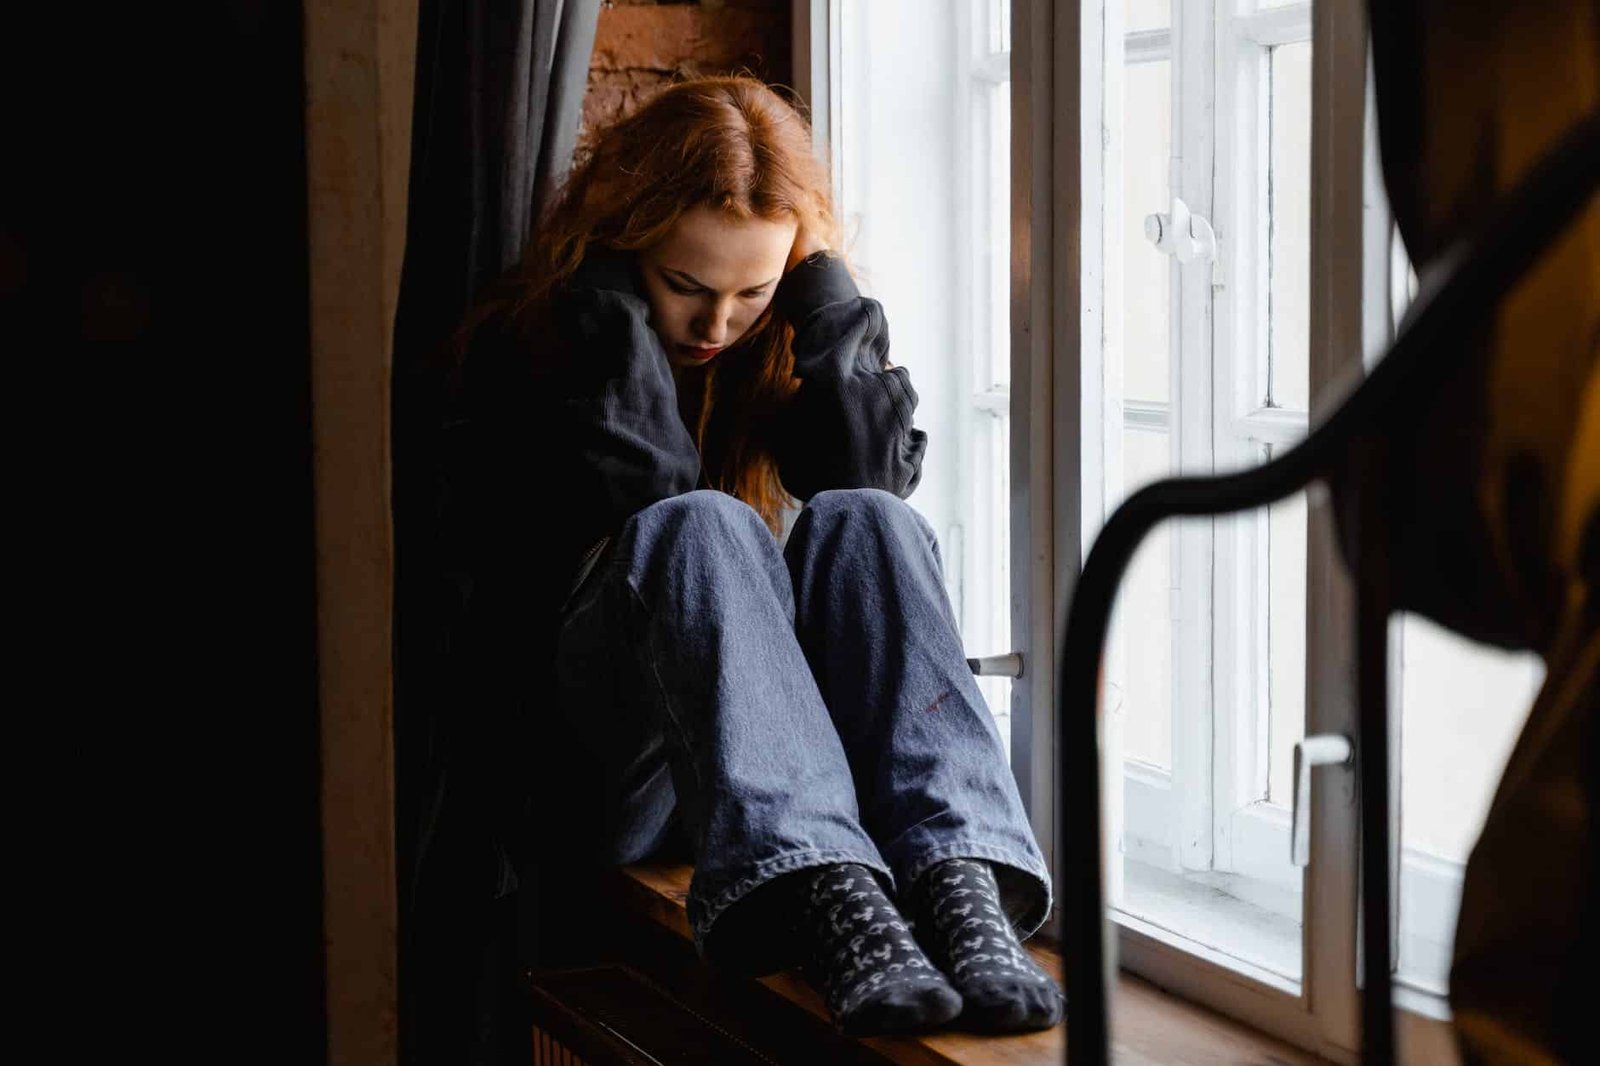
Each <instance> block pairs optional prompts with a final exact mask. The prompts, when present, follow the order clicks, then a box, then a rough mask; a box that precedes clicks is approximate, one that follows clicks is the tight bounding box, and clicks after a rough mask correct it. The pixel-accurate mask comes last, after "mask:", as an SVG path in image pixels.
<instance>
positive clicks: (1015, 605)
mask: <svg viewBox="0 0 1600 1066" xmlns="http://www.w3.org/2000/svg"><path fill="white" fill-rule="evenodd" d="M1011 4H1012V25H1013V40H1014V41H1016V42H1018V46H1017V47H1016V48H1014V49H1013V51H1012V54H1011V57H1010V62H1009V68H1010V69H1009V73H1010V77H1011V103H1012V111H1011V132H1012V158H1011V212H1012V215H1011V230H1010V231H1011V237H1012V240H1011V283H1012V288H1011V322H1010V326H1011V390H1010V398H1011V439H1010V449H1011V457H1012V462H1011V480H1010V485H1009V498H1010V499H1009V504H1010V519H1011V521H1010V532H1011V555H1010V558H1011V560H1012V565H1011V588H1010V590H1009V598H1010V608H1011V625H1012V643H1013V646H1014V647H1015V648H1017V649H1019V650H1021V651H1022V653H1023V656H1024V662H1025V664H1026V666H1025V670H1024V675H1023V676H1022V677H1021V678H1020V679H1019V680H1018V681H1017V682H1016V683H1015V684H1014V686H1013V689H1012V701H1011V716H1012V722H1011V738H1012V763H1013V770H1014V772H1015V773H1016V777H1017V780H1018V783H1019V786H1020V787H1021V790H1022V794H1023V797H1024V802H1025V803H1026V804H1027V806H1028V809H1029V813H1030V817H1031V818H1032V820H1033V824H1034V828H1035V831H1036V833H1037V835H1038V838H1039V840H1040V843H1041V845H1042V847H1043V848H1044V850H1045V851H1046V854H1047V857H1048V858H1049V861H1050V862H1051V865H1052V868H1053V869H1056V870H1057V871H1058V872H1057V879H1058V882H1059V881H1060V879H1061V878H1063V877H1066V876H1070V873H1069V872H1064V871H1060V869H1059V864H1057V863H1056V861H1055V856H1056V855H1057V854H1058V848H1057V847H1056V843H1057V841H1056V835H1055V833H1056V825H1055V808H1056V789H1055V781H1054V775H1055V766H1056V740H1055V714H1056V708H1055V691H1056V675H1057V671H1058V668H1059V663H1060V651H1061V648H1060V638H1061V632H1060V626H1061V623H1062V622H1063V621H1064V618H1065V609H1066V605H1067V602H1068V599H1069V595H1070V591H1071V585H1072V582H1073V580H1074V579H1075V576H1076V574H1077V572H1078V569H1079V567H1080V566H1081V561H1082V559H1083V556H1084V553H1085V551H1086V547H1087V544H1088V542H1089V540H1090V535H1091V534H1092V531H1093V530H1096V529H1098V528H1099V526H1100V525H1101V524H1102V523H1103V520H1104V518H1105V513H1104V512H1105V508H1104V492H1103V486H1102V473H1103V472H1104V471H1107V470H1110V469H1112V468H1114V465H1115V464H1116V463H1117V461H1118V455H1117V452H1118V450H1119V448H1118V446H1117V444H1116V443H1114V441H1115V440H1117V439H1119V438H1120V430H1121V420H1122V417H1123V412H1122V411H1120V410H1117V411H1109V410H1104V409H1102V404H1103V402H1104V401H1103V393H1102V390H1101V389H1100V388H1099V387H1097V384H1096V383H1099V382H1102V380H1103V378H1104V377H1105V375H1107V374H1114V373H1116V369H1115V368H1113V367H1107V366H1104V365H1102V361H1101V358H1100V346H1101V340H1102V333H1103V331H1105V330H1109V329H1112V328H1114V327H1113V326H1112V325H1111V324H1110V323H1108V322H1106V321H1105V319H1107V318H1108V317H1109V316H1106V315H1104V314H1103V308H1104V306H1105V299H1104V298H1105V294H1106V290H1107V287H1108V286H1112V285H1115V283H1116V282H1115V279H1110V278H1107V277H1106V276H1104V274H1103V272H1102V270H1101V266H1100V264H1101V262H1102V257H1101V254H1100V252H1101V250H1102V248H1103V241H1104V240H1105V234H1104V233H1103V232H1102V229H1103V227H1102V226H1101V224H1100V221H1099V220H1100V217H1101V211H1102V210H1103V206H1104V199H1105V197H1106V196H1108V195H1115V191H1114V190H1109V191H1108V190H1107V189H1105V188H1104V183H1103V181H1102V180H1101V179H1100V177H1099V167H1100V162H1101V160H1100V158H1099V147H1100V146H1101V144H1102V143H1103V142H1102V137H1103V134H1104V130H1103V121H1104V116H1105V109H1106V107H1107V97H1108V95H1110V94H1109V93H1108V91H1107V89H1106V86H1105V78H1104V75H1105V73H1106V72H1105V69H1104V65H1103V45H1104V42H1105V41H1106V40H1108V39H1112V38H1111V34H1110V33H1109V32H1108V27H1107V26H1106V25H1105V22H1104V19H1103V17H1102V14H1101V5H1100V4H1098V3H1093V2H1086V3H1065V2H1060V0H1011ZM793 17H794V26H795V36H794V42H795V53H794V54H795V56H796V76H795V83H796V86H797V89H798V91H799V93H800V95H801V97H802V98H803V99H804V100H806V101H807V102H808V103H810V104H811V106H812V115H813V124H814V126H815V127H816V129H817V143H818V146H819V148H820V149H823V150H826V149H827V147H828V145H829V144H830V128H831V122H830V120H831V119H832V120H836V117H837V114H838V97H837V93H838V85H839V82H838V72H839V55H838V47H837V46H838V24H837V10H836V4H835V3H834V2H833V0H795V2H794V4H793ZM1312 21H1313V27H1314V31H1313V32H1314V35H1315V40H1316V41H1317V42H1318V44H1317V47H1316V49H1315V51H1314V59H1313V91H1312V100H1313V113H1314V115H1315V116H1316V117H1315V118H1314V123H1315V125H1314V128H1313V147H1312V173H1313V174H1314V175H1316V177H1315V178H1314V180H1313V192H1312V198H1313V202H1312V221H1311V228H1312V233H1311V247H1312V275H1311V286H1312V294H1311V308H1310V312H1311V343H1310V359H1311V388H1312V395H1313V400H1312V418H1313V420H1315V419H1316V418H1317V417H1318V414H1319V412H1320V407H1319V404H1320V403H1321V402H1323V401H1321V400H1319V397H1324V396H1326V395H1327V392H1328V386H1329V385H1330V384H1332V383H1335V382H1342V381H1345V380H1347V379H1348V375H1349V372H1350V370H1351V365H1350V364H1351V362H1352V360H1359V359H1360V357H1361V354H1362V352H1363V351H1364V350H1366V351H1370V350H1371V349H1372V346H1373V344H1375V343H1376V344H1378V345H1379V346H1380V347H1381V344H1382V343H1383V342H1384V341H1386V339H1387V334H1384V335H1383V336H1382V338H1379V337H1378V335H1377V333H1378V327H1377V326H1376V325H1375V322H1376V321H1377V320H1376V319H1375V318H1374V317H1373V316H1374V314H1375V313H1376V310H1377V309H1378V308H1379V307H1381V308H1382V310H1383V313H1384V316H1385V319H1386V318H1387V312H1388V304H1387V302H1386V301H1378V300H1374V298H1373V292H1374V289H1375V287H1376V286H1378V285H1379V284H1380V282H1377V281H1375V280H1374V279H1375V278H1376V277H1377V274H1376V272H1375V271H1374V270H1373V269H1372V268H1371V263H1370V262H1369V263H1368V269H1365V270H1364V267H1363V243H1364V242H1363V233H1364V231H1365V232H1366V233H1367V234H1369V235H1370V234H1371V233H1373V232H1376V231H1378V230H1379V229H1380V228H1381V227H1383V226H1386V225H1387V219H1386V218H1384V219H1379V218H1377V217H1376V214H1375V213H1381V211H1382V209H1381V206H1380V207H1377V208H1373V207H1372V206H1371V204H1368V203H1364V200H1365V197H1364V195H1363V194H1364V193H1367V192H1370V191H1371V190H1372V189H1373V187H1374V186H1373V181H1374V178H1373V173H1374V170H1373V167H1372V163H1371V159H1370V157H1369V152H1370V144H1369V143H1368V141H1367V139H1366V132H1365V131H1366V128H1367V127H1366V124H1365V117H1366V114H1367V109H1368V106H1369V104H1368V100H1367V95H1366V90H1365V86H1366V80H1367V79H1366V77H1365V71H1366V50H1365V16H1364V12H1363V9H1362V6H1361V3H1360V0H1318V2H1317V3H1316V4H1315V5H1314V7H1313V10H1312ZM1208 36H1209V35H1208ZM1116 39H1117V40H1118V41H1119V42H1120V34H1118V35H1117V37H1116ZM1190 42H1191V44H1193V45H1194V46H1196V47H1199V45H1197V44H1194V42H1195V38H1194V37H1193V36H1191V38H1190ZM1212 43H1213V44H1214V42H1212ZM989 73H990V75H991V76H992V74H993V72H992V71H991V72H989ZM1209 94H1210V90H1209V89H1206V90H1204V91H1203V92H1201V93H1200V94H1198V96H1196V95H1191V94H1189V93H1187V92H1186V93H1185V95H1184V97H1183V98H1184V100H1185V101H1187V102H1189V103H1190V104H1191V105H1194V104H1195V103H1196V102H1197V101H1198V102H1200V106H1212V104H1213V103H1214V101H1211V100H1210V99H1209ZM1113 106H1114V105H1113ZM1364 162H1365V164H1366V165H1365V166H1364V165H1363V163H1364ZM833 164H834V167H835V174H836V175H837V173H838V168H839V165H840V160H839V159H838V158H834V160H833ZM1186 165H1195V166H1199V165H1209V161H1207V163H1206V164H1201V163H1200V161H1199V160H1195V159H1190V160H1186ZM969 179H970V176H969ZM1375 202H1378V203H1380V204H1381V197H1379V198H1376V200H1375ZM1191 206H1194V205H1191ZM1211 206H1212V205H1206V207H1207V208H1209V207H1211ZM1196 209H1197V210H1198V211H1199V212H1200V213H1202V214H1208V213H1209V212H1208V210H1206V209H1203V208H1196ZM1383 232H1385V233H1387V230H1386V229H1384V230H1383ZM969 237H970V233H969ZM1368 246H1369V247H1370V246H1371V245H1370V244H1369V245H1368ZM1385 247H1386V246H1385ZM1196 273H1198V272H1196ZM1387 282H1388V275H1387V267H1385V269H1384V271H1383V276H1382V279H1381V285H1382V286H1384V287H1383V288H1382V289H1381V291H1382V292H1384V293H1387V288H1386V286H1387ZM1191 302H1192V301H1185V304H1186V305H1187V304H1189V303H1191ZM1196 306H1197V307H1198V306H1209V304H1208V302H1204V303H1201V304H1196ZM1363 307H1365V310H1364V311H1363ZM973 326H974V328H977V326H976V322H975V321H974V323H973ZM1203 332H1204V334H1205V335H1207V336H1209V335H1211V333H1212V331H1211V329H1210V328H1209V326H1208V327H1207V328H1205V330H1204V331H1203ZM1218 336H1219V342H1220V341H1221V340H1222V339H1223V336H1222V334H1221V331H1219V332H1218ZM1364 340H1365V341H1366V344H1365V346H1364V344H1363V341H1364ZM1184 384H1186V385H1187V383H1184ZM1223 384H1224V385H1226V384H1227V383H1226V382H1224V383H1223ZM1218 385H1219V383H1218V382H1217V381H1214V380H1207V381H1205V382H1204V385H1203V387H1204V389H1206V390H1208V391H1209V390H1212V389H1216V388H1218ZM1192 387H1194V388H1201V387H1202V386H1201V385H1200V384H1195V385H1193V386H1192ZM1262 417H1264V418H1270V417H1271V416H1270V414H1268V415H1263V416H1262ZM1258 428H1259V427H1258ZM1265 428H1266V429H1270V430H1275V431H1282V432H1285V433H1286V435H1292V434H1293V433H1296V432H1300V431H1301V427H1299V426H1288V427H1284V426H1280V425H1278V424H1276V423H1273V424H1270V425H1266V426H1265ZM1186 429H1187V430H1189V431H1192V432H1195V433H1200V432H1204V433H1205V434H1208V435H1209V434H1210V433H1212V432H1213V431H1214V430H1215V426H1214V425H1212V424H1210V422H1209V420H1207V421H1206V423H1205V424H1204V425H1201V426H1198V427H1180V428H1179V432H1180V433H1183V432H1185V431H1186ZM969 480H975V479H970V478H969ZM991 498H992V497H991ZM1308 538H1309V545H1308V566H1307V569H1308V588H1307V600H1308V624H1307V648H1306V657H1307V707H1306V732H1307V733H1308V734H1311V733H1326V732H1342V733H1346V734H1351V735H1353V733H1354V730H1355V706H1354V694H1353V684H1352V681H1351V677H1352V674H1351V670H1352V668H1353V663H1354V655H1353V641H1352V634H1353V621H1352V619H1353V596H1352V593H1351V590H1350V588H1349V584H1348V581H1347V579H1346V577H1345V575H1344V571H1343V567H1342V563H1341V562H1340V560H1339V557H1338V553H1337V549H1336V546H1335V544H1334V540H1333V534H1332V525H1331V518H1330V514H1329V510H1328V502H1327V500H1326V497H1325V494H1324V493H1320V492H1316V491H1313V493H1312V495H1311V499H1310V502H1309V508H1308ZM992 550H993V548H992V546H987V547H979V545H978V544H977V543H976V538H969V541H968V544H967V546H966V550H965V554H966V555H967V557H968V558H969V559H970V558H971V557H972V555H973V553H974V552H989V551H992ZM1186 669H1194V667H1193V666H1192V665H1191V666H1189V667H1186ZM1111 717H1114V716H1111ZM1106 726H1107V728H1108V731H1110V732H1112V733H1113V734H1114V728H1113V723H1112V721H1111V720H1110V718H1108V719H1107V720H1106ZM1104 746H1105V748H1107V749H1108V750H1110V751H1112V752H1113V753H1115V752H1119V751H1120V747H1119V745H1117V743H1116V739H1115V736H1114V735H1108V736H1107V737H1106V738H1105V745H1104ZM1394 750H1396V751H1398V750H1399V749H1398V747H1396V748H1395V749H1394ZM1396 762H1398V760H1396ZM1112 765H1115V766H1117V767H1118V768H1119V769H1120V758H1117V759H1116V761H1115V762H1113V764H1112ZM1188 772H1193V771H1192V770H1191V771H1188ZM1206 772H1207V773H1208V774H1209V772H1210V767H1209V766H1208V767H1207V770H1206ZM1119 777H1120V775H1118V776H1109V775H1108V776H1106V777H1105V779H1106V780H1118V779H1119ZM1120 792H1121V790H1120V789H1108V790H1107V797H1106V805H1107V807H1108V808H1112V810H1111V811H1110V812H1108V813H1112V814H1114V808H1115V806H1116V804H1117V803H1119V802H1120V799H1119V794H1120ZM1207 794H1208V795H1210V794H1212V793H1211V792H1210V790H1207ZM1219 806H1220V805H1219ZM1396 809H1397V805H1396ZM1186 817H1188V818H1191V819H1193V820H1194V821H1195V822H1196V823H1197V824H1199V823H1202V822H1203V823H1205V824H1206V825H1207V828H1208V830H1209V829H1213V828H1214V825H1213V824H1212V817H1213V816H1212V815H1211V814H1209V813H1208V812H1204V811H1203V810H1202V811H1194V812H1191V813H1190V814H1188V815H1187V816H1186ZM1311 823H1312V839H1311V865H1310V867H1309V868H1308V870H1307V876H1306V880H1305V889H1304V908H1303V912H1302V913H1303V927H1302V928H1303V937H1304V941H1303V948H1304V956H1303V957H1304V969H1303V980H1302V982H1301V985H1300V989H1299V991H1298V993H1291V992H1287V991H1285V990H1284V988H1282V987H1281V985H1279V984H1275V983H1272V982H1270V981H1264V980H1258V979H1255V978H1253V977H1251V976H1250V975H1248V974H1243V973H1241V972H1240V971H1239V970H1238V969H1237V967H1236V966H1235V965H1232V964H1230V963H1229V962H1228V961H1227V960H1224V959H1222V958H1220V957H1218V954H1217V953H1216V952H1212V951H1209V950H1208V949H1205V948H1204V947H1202V946H1200V945H1197V944H1193V943H1189V944H1185V943H1182V942H1181V938H1173V937H1171V936H1170V935H1160V934H1157V932H1156V931H1153V930H1150V929H1146V928H1140V926H1139V923H1137V922H1135V921H1127V920H1119V922H1118V930H1117V938H1116V944H1117V949H1118V954H1119V957H1120V964H1121V966H1122V967H1123V968H1125V969H1127V970H1130V971H1132V972H1135V973H1138V974H1141V975H1143V976H1145V977H1148V978H1150V979H1152V980H1154V981H1156V982H1157V983H1159V984H1161V985H1162V986H1163V987H1167V988H1170V989H1172V990H1173V991H1174V992H1176V993H1178V994H1180V995H1183V996H1185V997H1187V998H1190V999H1192V1000H1194V1001H1196V1002H1199V1003H1203V1004H1205V1005H1207V1006H1209V1007H1211V1008H1213V1009H1216V1010H1218V1011H1220V1012H1222V1013H1224V1014H1227V1015H1230V1016H1232V1017H1235V1018H1238V1019H1240V1020H1242V1021H1245V1022H1246V1023H1248V1024H1251V1025H1253V1026H1255V1027H1257V1028H1259V1029H1261V1030H1263V1031H1265V1032H1268V1033H1271V1034H1274V1035H1276V1036H1279V1037H1281V1038H1283V1039H1286V1040H1288V1041H1290V1042H1292V1043H1294V1044H1296V1045H1298V1046H1301V1047H1304V1048H1307V1049H1309V1050H1312V1051H1314V1052H1316V1053H1318V1054H1321V1055H1323V1056H1325V1057H1328V1058H1330V1059H1332V1060H1334V1061H1341V1062H1353V1061H1354V1058H1355V1053H1356V1048H1357V1047H1358V1042H1359V1013H1360V1011H1359V990H1358V972H1357V899H1358V876H1357V870H1356V865H1357V864H1356V855H1357V836H1356V833H1357V819H1356V797H1355V783H1354V780H1353V777H1352V776H1351V775H1347V774H1338V773H1323V774H1321V775H1320V776H1317V777H1314V778H1313V790H1312V817H1311ZM1210 835H1211V834H1210V832H1208V833H1207V834H1206V836H1207V837H1209V836H1210ZM1107 840H1108V843H1109V836H1108V837H1107ZM1235 846H1237V844H1236V845H1235ZM1285 849H1286V845H1285ZM1113 868H1114V867H1113ZM1113 890H1114V889H1113ZM1396 1002H1397V1004H1399V1005H1401V1006H1402V1007H1405V1008H1408V1009H1406V1010H1402V1012H1401V1013H1400V1015H1399V1019H1398V1035H1399V1039H1400V1044H1401V1048H1402V1051H1404V1049H1405V1048H1406V1047H1408V1046H1410V1047H1422V1046H1429V1047H1434V1048H1448V1047H1449V1046H1450V1038H1449V1034H1448V1030H1447V1029H1446V1028H1443V1027H1441V1026H1440V1024H1439V1022H1438V1021H1436V1020H1434V1018H1433V1017H1429V1015H1434V1016H1435V1017H1436V1016H1438V1015H1439V1014H1440V1013H1441V1012H1440V1011H1439V1010H1438V1004H1437V1003H1434V1002H1430V1001H1427V1000H1426V998H1425V997H1424V998H1422V999H1418V998H1414V997H1412V996H1410V995H1409V994H1408V992H1407V990H1406V989H1404V988H1398V989H1397V994H1396Z"/></svg>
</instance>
